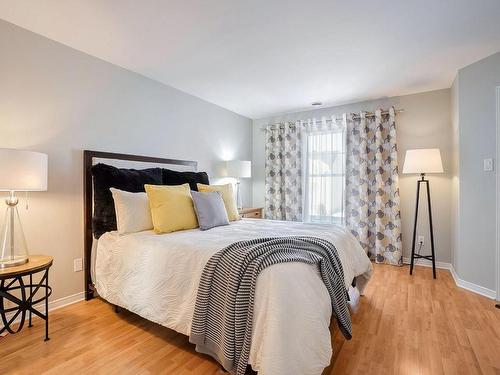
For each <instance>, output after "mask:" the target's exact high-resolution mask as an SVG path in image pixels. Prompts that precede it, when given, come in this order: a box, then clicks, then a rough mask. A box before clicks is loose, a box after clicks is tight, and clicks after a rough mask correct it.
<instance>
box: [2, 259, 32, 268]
mask: <svg viewBox="0 0 500 375" xmlns="http://www.w3.org/2000/svg"><path fill="white" fill-rule="evenodd" d="M24 263H28V258H26V257H22V256H15V257H14V258H13V259H10V258H7V259H0V269H4V268H9V267H16V266H20V265H21V264H24Z"/></svg>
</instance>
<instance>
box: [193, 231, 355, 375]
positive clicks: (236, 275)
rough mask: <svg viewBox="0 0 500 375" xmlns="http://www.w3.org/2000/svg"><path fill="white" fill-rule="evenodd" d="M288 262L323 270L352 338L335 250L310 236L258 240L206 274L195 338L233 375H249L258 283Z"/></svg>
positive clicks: (230, 250) (215, 262)
mask: <svg viewBox="0 0 500 375" xmlns="http://www.w3.org/2000/svg"><path fill="white" fill-rule="evenodd" d="M284 262H303V263H308V264H316V265H317V266H318V269H319V271H320V274H321V278H322V279H323V282H324V283H325V286H326V288H327V289H328V293H329V294H330V298H331V302H332V309H333V313H334V314H335V317H336V318H337V320H338V323H339V327H340V330H341V332H342V333H343V335H344V336H345V337H346V338H347V339H350V338H351V333H352V327H351V316H350V314H349V310H348V307H347V299H348V297H347V291H346V288H345V284H344V271H343V270H342V264H341V262H340V259H339V257H338V254H337V249H336V248H335V246H334V245H333V244H332V243H330V242H329V241H326V240H323V239H321V238H316V237H308V236H291V237H271V238H258V239H254V240H249V241H239V242H235V243H233V244H232V245H229V246H228V247H226V248H225V249H223V250H221V251H219V252H217V253H216V254H214V255H213V256H212V257H211V258H210V259H209V261H208V263H207V265H206V266H205V268H204V269H203V273H202V276H201V281H200V285H199V287H198V294H197V297H196V305H195V310H194V316H193V322H192V327H191V335H190V336H189V341H190V342H191V343H193V344H196V350H197V351H199V352H202V353H205V354H209V355H211V356H212V357H214V358H215V359H216V360H218V361H219V363H220V364H221V365H222V366H223V367H224V368H225V369H226V370H227V371H229V372H231V373H233V374H236V375H243V374H244V373H245V371H246V367H247V363H248V358H249V355H250V346H251V340H252V321H253V303H254V296H255V286H256V283H257V277H258V276H259V274H260V272H261V271H262V270H264V269H265V268H266V267H269V266H271V265H273V264H277V263H284Z"/></svg>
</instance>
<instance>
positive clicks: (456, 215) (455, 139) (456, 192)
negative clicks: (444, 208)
mask: <svg viewBox="0 0 500 375" xmlns="http://www.w3.org/2000/svg"><path fill="white" fill-rule="evenodd" d="M451 124H452V164H451V175H452V177H451V196H452V199H451V207H450V209H451V215H450V218H451V249H452V251H451V264H452V265H453V268H454V269H455V270H456V269H457V263H458V254H459V247H460V210H459V196H460V166H459V160H460V159H459V157H460V145H459V142H460V127H459V114H458V78H456V79H455V80H454V81H453V85H452V86H451Z"/></svg>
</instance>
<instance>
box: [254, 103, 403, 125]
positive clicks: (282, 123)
mask: <svg viewBox="0 0 500 375" xmlns="http://www.w3.org/2000/svg"><path fill="white" fill-rule="evenodd" d="M404 111H405V110H404V109H403V108H401V109H395V110H394V113H395V114H398V113H402V112H404ZM351 114H353V115H354V116H353V119H354V120H359V119H360V118H361V116H360V115H358V114H355V113H351ZM388 114H389V111H382V115H388ZM323 117H327V116H321V118H320V119H319V120H316V121H323V120H322V118H323ZM365 117H375V112H365ZM343 119H344V118H343V117H342V116H340V117H336V118H335V121H341V120H343ZM303 121H304V122H305V121H308V120H303ZM286 122H293V121H283V122H276V123H270V124H268V125H267V126H281V125H284V124H285V123H286ZM326 122H332V119H331V118H327V119H326ZM267 126H263V127H261V128H260V130H266V129H267Z"/></svg>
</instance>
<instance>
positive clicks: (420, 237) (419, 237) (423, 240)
mask: <svg viewBox="0 0 500 375" xmlns="http://www.w3.org/2000/svg"><path fill="white" fill-rule="evenodd" d="M424 242H425V237H424V236H418V243H419V244H422V245H423V244H424Z"/></svg>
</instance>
